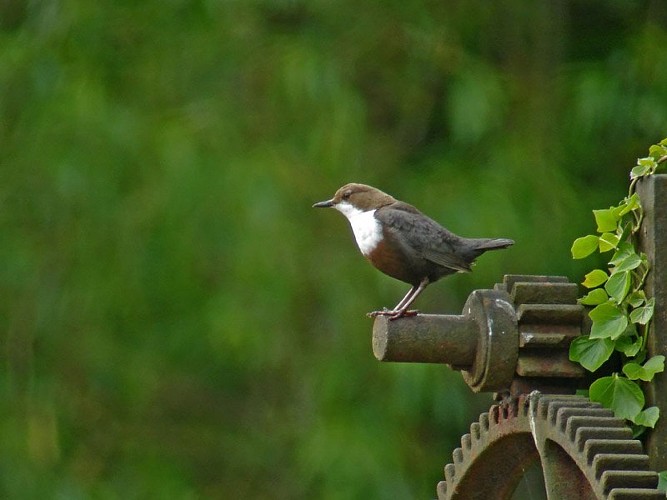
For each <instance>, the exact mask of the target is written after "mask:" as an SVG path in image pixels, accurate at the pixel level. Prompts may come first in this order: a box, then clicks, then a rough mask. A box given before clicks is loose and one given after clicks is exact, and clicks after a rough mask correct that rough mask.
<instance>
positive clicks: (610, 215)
mask: <svg viewBox="0 0 667 500" xmlns="http://www.w3.org/2000/svg"><path fill="white" fill-rule="evenodd" d="M593 215H594V216H595V222H596V223H597V225H598V233H606V232H609V231H616V226H617V224H618V217H617V216H616V215H615V214H614V210H613V209H612V208H608V209H606V210H593Z"/></svg>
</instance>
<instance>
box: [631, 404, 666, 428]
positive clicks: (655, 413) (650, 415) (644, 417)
mask: <svg viewBox="0 0 667 500" xmlns="http://www.w3.org/2000/svg"><path fill="white" fill-rule="evenodd" d="M658 418H660V408H658V407H657V406H651V407H650V408H646V409H645V410H642V411H641V412H639V414H638V415H637V416H636V417H635V419H634V423H635V424H638V425H643V426H645V427H650V428H651V429H652V428H653V427H655V423H656V422H657V421H658Z"/></svg>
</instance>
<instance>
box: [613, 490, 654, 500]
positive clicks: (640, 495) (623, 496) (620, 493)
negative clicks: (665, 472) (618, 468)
mask: <svg viewBox="0 0 667 500" xmlns="http://www.w3.org/2000/svg"><path fill="white" fill-rule="evenodd" d="M608 499H609V500H665V492H664V491H660V490H649V489H644V488H642V489H639V488H616V489H614V490H611V493H609V497H608Z"/></svg>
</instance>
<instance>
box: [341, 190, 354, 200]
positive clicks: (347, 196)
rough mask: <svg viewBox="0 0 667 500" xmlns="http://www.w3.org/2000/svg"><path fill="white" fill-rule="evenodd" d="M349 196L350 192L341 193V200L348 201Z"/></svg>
mask: <svg viewBox="0 0 667 500" xmlns="http://www.w3.org/2000/svg"><path fill="white" fill-rule="evenodd" d="M350 196H352V191H345V192H344V193H343V199H344V200H347V199H349V198H350Z"/></svg>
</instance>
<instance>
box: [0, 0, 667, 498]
mask: <svg viewBox="0 0 667 500" xmlns="http://www.w3.org/2000/svg"><path fill="white" fill-rule="evenodd" d="M666 20H667V7H666V4H665V2H664V1H661V0H654V1H629V0H627V1H626V0H605V1H602V0H598V1H584V0H579V1H552V2H528V1H520V0H502V1H498V2H488V1H486V0H466V1H463V0H459V1H442V0H438V1H435V0H434V1H422V2H418V1H407V0H388V1H384V2H379V1H376V2H363V1H362V2H360V1H349V0H341V1H332V0H311V1H307V2H306V1H296V0H294V1H290V0H283V1H259V0H246V1H241V0H236V1H213V0H210V1H179V0H171V1H163V0H160V1H157V0H149V1H146V2H132V1H128V0H125V1H118V0H103V1H96V2H90V1H84V0H63V1H60V2H59V1H55V0H54V1H50V2H21V1H17V0H9V1H7V2H3V3H2V5H1V6H0V260H1V262H2V264H1V265H0V335H1V339H0V340H1V346H2V351H1V352H0V362H1V364H2V366H1V371H0V496H2V497H3V498H9V499H23V498H28V499H31V498H61V499H70V498H73V499H79V498H82V499H83V498H104V499H106V498H179V499H180V498H187V499H194V498H243V499H245V498H249V499H254V498H258V499H259V498H262V499H263V498H266V499H274V498H275V499H293V498H317V499H352V498H355V499H356V498H359V499H369V498H378V499H388V498H400V499H410V498H414V499H423V498H432V497H434V496H435V484H436V482H437V481H438V480H440V478H441V476H442V466H443V465H444V464H445V463H446V462H448V461H450V459H451V452H452V450H453V448H454V447H455V446H456V445H457V443H458V439H459V436H460V435H461V434H462V433H463V432H465V431H466V429H467V428H468V426H469V424H470V422H471V421H472V420H473V419H476V415H477V413H479V412H480V411H481V410H482V409H484V408H485V407H487V406H488V405H489V402H490V399H489V396H488V395H487V396H477V397H473V396H472V395H471V394H470V391H469V390H468V388H467V387H466V386H465V385H464V384H463V383H462V381H461V379H460V376H459V375H458V374H456V373H454V372H452V371H450V370H449V369H448V368H446V367H440V366H418V365H414V366H413V365H398V364H396V365H391V364H381V363H378V362H377V361H376V360H375V359H374V358H373V356H372V352H371V348H370V336H371V326H372V322H371V321H370V320H369V319H367V318H366V317H365V313H366V312H367V311H369V310H372V309H376V308H379V307H382V306H391V305H393V304H394V303H395V302H397V301H398V299H399V298H400V297H401V296H402V294H403V293H404V292H405V291H406V289H407V286H406V285H404V284H402V283H399V282H395V281H393V280H391V279H390V278H387V277H385V276H383V275H381V274H380V273H379V272H377V271H375V270H373V269H372V268H371V266H369V265H368V264H367V263H366V262H365V261H364V259H363V258H362V257H361V256H360V255H359V254H358V251H357V249H356V248H355V246H354V243H353V241H352V237H351V234H350V233H351V232H350V230H349V228H348V225H347V222H346V221H345V219H344V218H343V217H342V216H341V215H340V214H337V213H334V212H326V211H316V210H313V209H311V208H310V207H311V205H312V203H313V202H315V201H319V200H323V199H327V198H329V197H331V195H332V194H333V192H334V191H335V190H336V189H337V188H338V187H339V186H340V185H342V184H344V183H346V182H350V181H357V182H365V183H369V184H372V185H375V186H377V187H379V188H381V189H383V190H385V191H387V192H389V193H391V194H393V195H395V196H396V197H398V198H400V199H403V200H406V201H408V202H411V203H413V204H415V205H417V206H418V207H419V208H420V209H422V210H423V211H424V212H426V213H427V214H429V215H430V216H432V217H433V218H435V219H436V220H438V221H440V222H442V223H443V224H444V225H445V226H447V227H448V228H450V229H451V230H453V231H455V232H457V233H460V234H462V235H465V236H500V237H509V238H513V239H515V240H516V245H515V246H514V247H513V248H511V249H510V250H507V251H503V252H496V253H493V254H488V255H486V256H484V257H483V258H482V259H480V261H479V264H478V265H477V267H476V270H475V272H474V273H473V274H470V275H457V276H454V277H451V278H448V279H447V280H444V281H443V282H441V283H438V284H437V285H434V286H432V287H430V288H429V289H428V290H427V292H426V293H425V294H424V295H423V296H422V297H421V298H420V299H419V301H418V303H417V305H418V307H419V308H420V309H422V310H424V311H429V312H448V313H454V312H459V311H460V308H461V305H462V303H463V301H464V300H465V298H466V297H467V295H468V293H469V292H470V291H471V290H472V289H474V288H488V287H491V286H492V285H493V283H495V282H497V281H500V280H501V279H502V275H503V274H504V273H537V274H564V275H567V276H568V277H570V279H572V280H580V278H581V273H582V271H583V270H584V267H583V266H584V265H586V266H587V267H590V263H586V264H582V263H579V262H572V261H571V259H570V254H569V248H570V244H571V242H572V240H573V239H574V238H575V237H577V236H580V235H581V234H586V233H587V232H589V231H590V230H592V229H593V220H592V217H591V216H590V210H591V209H592V208H600V207H606V206H609V205H610V204H612V203H614V202H616V201H617V200H619V199H620V198H622V197H623V195H624V194H625V191H626V187H627V175H628V172H629V170H630V168H631V167H632V166H633V165H634V162H635V159H636V158H637V157H638V156H643V155H645V154H646V151H647V148H648V146H649V145H650V144H652V143H654V142H657V141H658V140H660V139H662V138H663V137H665V135H667V134H666V131H667V111H666V110H667V57H665V48H666V47H667V31H666V29H665V26H666Z"/></svg>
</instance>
